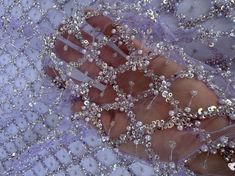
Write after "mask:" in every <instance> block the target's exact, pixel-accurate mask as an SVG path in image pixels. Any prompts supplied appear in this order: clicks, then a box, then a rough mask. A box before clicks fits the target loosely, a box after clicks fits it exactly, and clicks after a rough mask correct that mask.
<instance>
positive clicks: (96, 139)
mask: <svg viewBox="0 0 235 176" xmlns="http://www.w3.org/2000/svg"><path fill="white" fill-rule="evenodd" d="M104 2H105V3H110V4H111V5H112V4H114V2H117V1H116V0H110V1H107V2H106V1H104ZM166 2H167V3H166ZM228 2H229V1H219V2H217V3H218V4H226V3H228ZM231 2H232V1H231ZM100 3H103V1H89V0H80V1H79V0H78V1H76V0H40V1H36V0H19V1H13V0H0V91H1V94H0V115H1V116H0V129H1V130H0V171H1V174H0V175H3V176H7V175H9V176H13V175H16V176H20V175H25V176H34V175H36V176H45V175H54V176H63V175H70V176H82V175H104V176H106V175H110V176H120V175H124V176H129V175H130V176H131V175H137V176H141V175H143V176H151V175H167V174H168V175H175V176H176V175H177V176H183V175H196V173H193V171H190V170H189V169H188V168H187V167H185V166H184V163H183V161H184V159H185V158H181V160H180V161H179V162H178V163H176V165H175V163H172V162H164V161H162V162H159V163H158V165H159V167H158V168H156V163H154V164H153V163H150V162H148V161H146V160H142V159H140V158H138V157H137V156H133V155H128V154H126V153H122V152H120V151H119V150H118V149H116V148H113V147H111V146H109V145H107V144H106V143H105V142H103V141H102V139H101V137H100V136H99V134H98V133H97V131H96V129H94V128H93V127H91V126H90V125H89V124H87V123H86V122H83V121H80V120H76V121H72V120H71V115H72V114H73V112H72V111H71V102H72V100H73V97H72V94H71V90H69V89H66V90H60V89H58V88H57V87H55V86H53V85H52V84H51V80H50V78H49V77H48V76H47V75H46V74H45V72H44V66H45V65H47V64H48V63H47V61H48V62H49V60H50V58H49V57H50V56H45V55H44V56H43V57H48V58H47V59H45V58H42V53H41V51H42V49H43V48H44V40H43V39H44V37H47V36H50V35H51V34H53V33H54V32H55V30H56V29H57V28H58V26H59V25H60V24H61V23H62V21H63V20H64V19H66V18H68V17H70V16H73V15H74V14H75V12H76V14H79V12H80V13H81V14H82V13H83V12H84V9H87V8H88V7H89V8H91V9H94V10H101V9H99V7H100V6H99V4H100ZM119 5H120V7H122V8H123V9H125V8H126V11H125V13H122V14H119V13H118V11H117V13H118V15H120V17H122V23H123V25H124V24H127V25H128V26H129V27H131V28H134V29H136V30H137V31H148V29H149V30H150V29H151V33H152V37H151V38H146V37H145V36H144V32H143V33H141V32H140V35H139V36H138V37H139V40H140V41H143V42H144V43H145V44H146V46H147V47H149V48H154V47H155V46H156V45H155V44H156V43H159V42H160V43H162V44H163V45H165V44H166V45H167V46H171V45H174V46H176V47H177V48H178V49H175V50H170V49H168V50H166V51H165V52H163V53H161V54H162V55H165V56H166V57H168V58H170V59H172V60H174V61H176V62H178V63H180V64H184V61H183V60H182V56H181V55H180V52H181V51H182V49H183V50H184V52H185V54H186V55H187V58H188V59H190V60H191V61H192V62H193V63H195V64H198V65H199V66H202V65H203V66H204V69H205V71H206V72H207V73H208V74H210V75H211V76H212V77H213V78H212V79H213V81H214V85H215V86H218V87H220V88H221V89H222V90H224V94H225V96H226V97H229V98H230V99H232V100H234V101H235V77H234V76H235V75H234V72H235V59H234V56H235V46H234V44H235V38H234V37H235V33H234V32H235V31H234V4H233V5H231V6H230V7H229V8H227V9H226V12H223V11H221V12H219V13H220V15H218V14H216V15H210V14H211V13H212V9H213V8H214V7H215V2H214V1H209V0H198V1H194V0H187V1H186V0H180V1H170V0H169V1H165V0H163V1H160V0H139V1H137V0H133V1H131V0H124V1H120V2H119ZM133 6H135V9H137V10H135V11H134V10H132V11H131V10H130V7H133ZM212 7H213V8H212ZM113 8H116V7H113ZM202 15H207V16H210V17H208V18H205V19H204V20H201V21H200V20H196V19H201V18H200V17H201V16H202ZM182 16H184V18H182ZM111 18H112V16H111ZM188 20H189V21H193V22H195V21H196V22H195V23H192V25H191V26H190V25H189V26H186V27H182V25H181V23H182V22H185V23H186V22H187V21H188ZM180 26H181V27H180ZM228 72H229V76H228V77H227V78H226V79H225V78H224V74H226V73H228ZM211 133H212V134H218V136H221V134H222V135H225V134H226V135H228V136H230V137H235V136H234V135H235V134H234V126H233V123H232V122H231V125H230V126H227V127H225V128H224V129H220V130H219V131H214V132H211ZM195 151H196V150H195ZM193 153H194V152H192V153H191V154H189V156H187V157H186V158H190V156H191V155H193Z"/></svg>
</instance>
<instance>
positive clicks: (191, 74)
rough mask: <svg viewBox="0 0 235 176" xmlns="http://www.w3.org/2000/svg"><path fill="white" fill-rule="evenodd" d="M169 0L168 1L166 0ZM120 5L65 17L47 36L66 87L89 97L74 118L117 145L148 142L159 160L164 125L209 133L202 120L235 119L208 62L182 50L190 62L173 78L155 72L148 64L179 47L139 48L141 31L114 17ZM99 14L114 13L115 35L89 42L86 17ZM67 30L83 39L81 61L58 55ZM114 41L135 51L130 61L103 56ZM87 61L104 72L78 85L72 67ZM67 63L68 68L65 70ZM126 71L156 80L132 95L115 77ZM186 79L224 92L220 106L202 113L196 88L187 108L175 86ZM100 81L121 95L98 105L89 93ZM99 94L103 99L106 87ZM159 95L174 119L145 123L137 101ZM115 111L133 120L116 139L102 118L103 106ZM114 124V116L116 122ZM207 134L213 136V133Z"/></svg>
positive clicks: (106, 109)
mask: <svg viewBox="0 0 235 176" xmlns="http://www.w3.org/2000/svg"><path fill="white" fill-rule="evenodd" d="M163 3H164V2H163ZM164 4H167V2H165V3H164ZM114 7H117V5H116V6H115V5H114ZM110 9H111V10H110ZM116 10H117V9H115V8H111V7H110V6H109V5H108V4H102V5H101V6H100V9H99V11H96V12H87V13H86V14H85V15H84V16H81V15H79V16H76V15H75V16H73V17H71V18H69V19H67V20H65V21H64V22H63V26H62V27H61V28H59V30H58V31H57V32H55V34H54V35H53V36H52V37H48V38H46V39H45V45H46V46H47V48H46V53H50V56H51V60H52V62H53V64H52V66H53V67H54V68H56V69H57V70H58V71H59V73H60V76H61V79H62V82H66V85H67V88H69V89H71V90H72V92H73V94H74V95H75V96H77V97H80V98H81V100H82V101H83V102H84V105H83V106H82V110H81V111H80V112H78V113H76V114H75V115H74V117H73V118H74V119H77V118H81V119H83V120H85V121H87V122H90V123H91V124H93V126H95V127H96V128H97V129H98V131H99V133H100V134H101V136H102V139H103V141H104V142H108V143H109V144H111V145H112V146H115V147H117V146H119V145H121V144H122V143H126V142H129V141H132V142H133V143H134V144H135V145H139V144H144V145H145V147H146V152H147V153H148V154H149V158H150V159H151V160H153V161H156V160H157V159H158V156H157V155H156V154H155V153H154V151H153V149H152V148H151V146H152V144H151V135H152V134H153V133H154V132H155V131H157V130H165V129H169V128H173V127H174V126H176V127H177V129H178V130H180V131H181V130H184V129H193V130H198V131H202V132H204V131H203V130H202V129H200V128H199V127H200V124H201V121H202V120H204V119H207V118H213V117H218V116H227V117H229V118H230V119H231V120H234V118H235V114H234V111H235V110H234V106H235V103H234V100H230V99H228V98H227V97H225V95H224V94H223V90H220V88H218V87H216V86H215V85H214V84H213V81H212V77H210V76H208V73H207V72H206V71H205V70H204V67H203V66H199V67H198V66H197V65H195V64H194V63H193V62H191V61H190V59H188V58H187V56H186V54H185V53H184V52H183V51H181V50H179V53H180V54H181V56H182V58H183V60H184V62H185V69H183V70H182V71H180V72H178V73H175V74H174V75H172V76H171V78H170V79H168V78H166V77H165V76H163V75H160V76H157V75H156V74H154V73H153V71H152V70H150V69H149V68H148V66H149V64H150V62H151V60H153V59H156V58H157V57H158V56H159V55H161V54H162V53H166V52H167V50H169V48H171V49H173V48H174V49H177V48H176V47H174V46H170V45H165V44H164V43H156V44H155V45H153V44H152V45H151V46H152V47H153V48H152V50H151V52H148V53H146V52H144V50H142V49H135V48H134V47H133V43H132V42H131V41H132V40H134V39H135V38H137V34H138V33H137V32H136V30H131V29H129V28H128V26H127V25H123V26H121V25H120V21H121V20H120V16H116V18H115V15H116ZM100 12H101V13H100ZM98 15H103V16H111V17H113V18H112V19H113V21H114V24H115V25H114V26H113V29H112V36H110V37H107V36H103V37H101V39H99V41H98V42H93V43H89V42H88V41H87V40H85V39H83V38H82V37H81V29H82V28H83V27H84V25H85V23H86V22H85V21H86V19H89V18H91V17H94V16H98ZM65 32H68V33H69V34H70V35H74V36H75V37H76V38H77V39H78V40H80V42H81V43H82V47H81V48H79V51H80V52H81V53H82V54H84V56H83V58H81V59H79V61H78V62H71V63H65V62H63V61H61V60H60V59H59V58H57V56H56V53H54V52H53V48H54V45H55V42H56V40H57V39H58V37H59V36H61V35H62V34H63V33H65ZM95 32H97V33H99V32H100V31H99V29H97V31H95ZM147 33H148V32H147ZM146 35H147V34H146ZM110 42H111V43H118V45H119V46H121V45H123V44H125V45H126V46H127V48H128V50H129V52H130V54H129V55H127V56H126V57H125V59H126V62H125V64H122V65H120V66H118V67H117V68H114V67H112V66H109V65H108V64H107V63H105V62H104V61H103V60H102V59H100V56H99V55H100V49H101V48H102V47H103V46H105V45H107V44H109V43H110ZM67 50H68V46H67V45H65V46H64V51H67ZM85 61H89V62H91V63H95V64H96V65H97V66H98V67H99V68H100V69H101V71H100V72H99V74H98V75H99V76H97V77H96V78H95V79H91V80H89V81H86V80H85V81H83V83H81V84H75V83H74V81H73V80H72V79H71V77H70V76H71V74H72V70H73V68H74V67H79V66H81V65H82V64H83V63H84V62H85ZM166 64H167V63H166ZM65 67H66V69H64V68H65ZM127 71H133V72H135V71H141V72H142V73H143V74H144V76H145V77H148V78H150V79H151V81H152V83H150V84H149V88H148V89H147V90H145V91H143V92H141V93H140V94H138V95H137V96H133V95H132V94H131V93H130V94H128V93H124V92H123V91H122V90H121V89H120V87H119V85H118V83H117V80H116V78H117V75H118V74H121V73H124V72H127ZM227 77H229V75H227ZM183 78H187V79H195V78H196V79H198V80H201V81H203V82H205V83H206V84H207V85H208V87H210V88H211V89H213V90H214V91H215V92H216V93H217V94H218V95H219V97H220V101H219V103H220V105H218V106H215V105H212V106H210V107H208V108H207V109H203V108H199V109H198V111H197V112H195V113H194V112H192V110H191V107H190V106H191V103H192V100H193V98H194V97H195V96H197V94H198V92H197V90H192V91H191V92H190V94H191V100H190V102H189V105H188V106H186V107H179V100H176V99H175V98H174V95H173V93H172V92H171V90H170V88H171V84H172V82H173V81H175V80H177V79H183ZM101 83H104V84H105V86H107V85H111V86H112V87H113V90H114V91H115V92H116V94H117V97H116V98H115V102H113V103H110V104H105V105H98V104H96V103H94V102H92V101H91V100H90V97H89V96H88V93H89V91H90V88H91V87H96V86H97V84H101ZM132 84H133V83H132V82H130V83H129V85H130V87H131V85H132ZM100 96H101V98H102V92H101V95H100ZM157 96H161V97H163V98H164V99H165V101H166V102H167V103H169V104H170V105H171V107H172V109H173V110H170V111H169V117H170V118H169V120H155V121H152V122H151V123H150V124H143V122H141V121H138V120H136V118H135V117H136V114H135V113H134V111H133V107H134V106H135V103H137V102H138V101H140V100H141V99H143V98H146V97H154V98H156V97H157ZM154 98H153V101H154ZM111 110H116V111H120V112H124V113H125V114H126V117H127V118H128V119H129V125H128V126H127V128H126V133H125V134H121V135H120V136H119V138H118V139H111V138H110V137H109V136H108V135H107V134H106V133H105V132H104V129H103V125H102V122H101V119H100V117H101V112H102V111H111ZM114 123H115V121H114V122H112V123H111V124H114ZM111 127H112V125H111ZM206 138H208V136H207V137H206ZM153 156H154V157H153Z"/></svg>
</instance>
